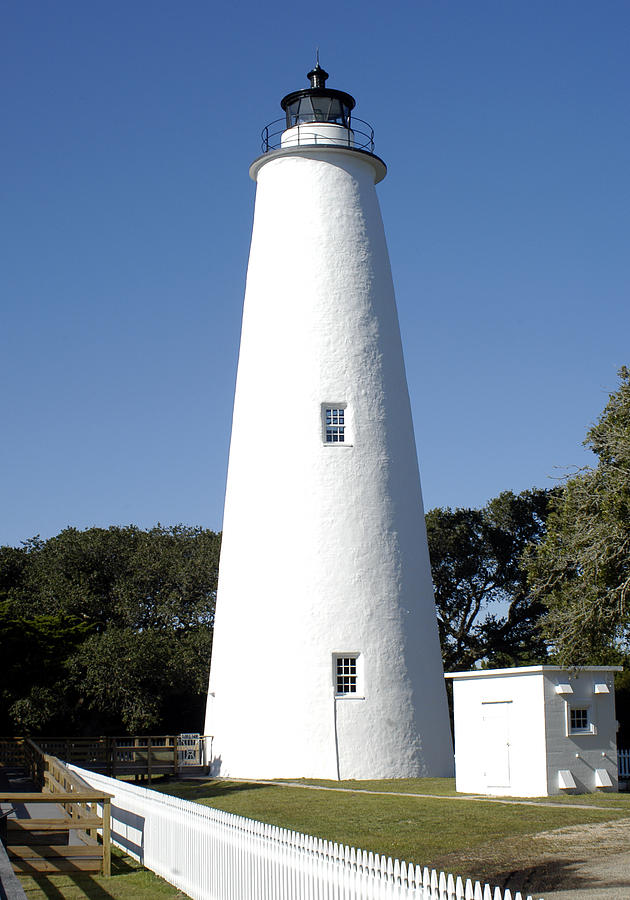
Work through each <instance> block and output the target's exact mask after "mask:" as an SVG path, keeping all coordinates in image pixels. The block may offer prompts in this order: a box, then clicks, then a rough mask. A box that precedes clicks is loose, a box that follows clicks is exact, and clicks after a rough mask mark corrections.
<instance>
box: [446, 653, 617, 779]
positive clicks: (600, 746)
mask: <svg viewBox="0 0 630 900" xmlns="http://www.w3.org/2000/svg"><path fill="white" fill-rule="evenodd" d="M614 671H615V667H594V668H588V669H582V670H580V671H579V672H574V671H571V670H567V669H563V668H561V667H558V666H527V667H521V668H514V669H495V670H475V671H473V672H460V673H454V674H449V675H447V676H446V677H447V678H450V679H452V682H453V699H454V719H455V784H456V788H457V790H458V791H462V792H465V793H484V794H491V795H496V796H510V795H512V796H519V797H539V796H547V795H551V794H558V793H563V792H565V789H563V788H562V787H561V778H560V775H559V773H560V772H564V773H566V772H570V774H571V777H572V778H573V780H574V782H575V789H571V790H572V791H573V790H574V791H577V792H585V791H594V790H596V789H598V788H599V787H600V785H598V784H597V778H596V772H597V770H600V771H601V770H605V772H606V773H607V774H608V777H609V778H610V781H611V787H610V788H608V789H610V790H616V789H617V784H618V782H617V748H616V727H617V723H616V721H615V708H614V685H613V672H614ZM565 684H570V686H571V688H572V693H568V692H563V693H558V691H557V686H558V685H565ZM596 684H599V685H602V684H606V685H607V687H608V693H604V692H600V693H595V685H596ZM599 690H600V691H602V689H601V688H600V689H599ZM563 691H564V689H563ZM571 704H574V705H575V706H577V707H579V708H586V707H588V708H589V716H590V722H591V723H592V726H593V727H592V729H591V730H590V731H589V732H588V733H584V734H570V733H569V730H570V729H569V718H568V709H569V706H570V705H571ZM563 777H564V776H563ZM599 777H601V775H600V776H599Z"/></svg>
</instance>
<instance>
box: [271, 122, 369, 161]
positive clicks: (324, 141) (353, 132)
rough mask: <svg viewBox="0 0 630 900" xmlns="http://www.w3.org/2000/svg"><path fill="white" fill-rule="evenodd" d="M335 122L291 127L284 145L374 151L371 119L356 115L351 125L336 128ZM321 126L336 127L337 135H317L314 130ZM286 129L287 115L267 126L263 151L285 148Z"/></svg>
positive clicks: (303, 123)
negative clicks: (283, 141)
mask: <svg viewBox="0 0 630 900" xmlns="http://www.w3.org/2000/svg"><path fill="white" fill-rule="evenodd" d="M335 125H336V123H334V122H300V124H299V125H293V126H292V128H291V135H290V137H289V139H288V141H287V143H286V145H285V146H286V147H300V146H302V147H305V146H313V145H317V146H328V147H350V148H351V149H352V150H367V151H368V153H374V129H373V128H372V126H371V125H370V123H369V122H364V121H363V119H356V118H355V117H354V116H353V117H352V121H351V123H350V127H349V128H344V127H343V126H336V127H335ZM318 126H325V127H331V128H335V131H334V134H331V135H325V134H322V135H318V134H316V133H314V132H315V130H316V129H317V127H318ZM286 130H287V123H286V118H284V117H283V118H282V119H276V120H275V121H273V122H270V123H269V125H265V127H264V128H263V130H262V135H261V137H262V143H261V149H262V152H263V153H268V152H269V151H270V150H279V149H280V148H281V147H282V135H283V134H284V132H285V131H286Z"/></svg>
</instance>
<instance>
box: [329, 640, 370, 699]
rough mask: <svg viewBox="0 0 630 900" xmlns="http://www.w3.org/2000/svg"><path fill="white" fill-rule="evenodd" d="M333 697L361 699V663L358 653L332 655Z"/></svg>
mask: <svg viewBox="0 0 630 900" xmlns="http://www.w3.org/2000/svg"><path fill="white" fill-rule="evenodd" d="M332 674H333V686H334V691H335V697H350V698H352V697H354V698H355V699H358V698H361V699H362V698H363V661H362V659H361V654H360V653H350V652H348V653H333V673H332Z"/></svg>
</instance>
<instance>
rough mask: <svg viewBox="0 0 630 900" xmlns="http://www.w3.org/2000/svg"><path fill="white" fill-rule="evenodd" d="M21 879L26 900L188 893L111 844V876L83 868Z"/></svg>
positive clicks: (132, 899)
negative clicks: (168, 882)
mask: <svg viewBox="0 0 630 900" xmlns="http://www.w3.org/2000/svg"><path fill="white" fill-rule="evenodd" d="M20 883H21V884H22V887H23V888H24V893H25V894H26V896H27V897H28V898H29V900H85V898H89V900H154V898H155V900H183V898H186V896H187V895H186V894H182V892H181V891H178V890H177V888H174V887H172V886H171V885H170V884H167V882H166V881H163V880H162V879H161V878H158V877H157V875H154V874H153V873H152V872H149V871H148V869H143V868H142V866H141V865H140V864H139V863H137V862H135V861H134V860H133V859H130V858H129V857H128V856H125V855H124V854H123V853H121V852H120V851H119V850H117V849H116V848H114V847H112V874H111V877H110V878H103V876H102V875H90V874H88V873H86V872H77V873H71V874H67V875H45V876H44V875H38V876H36V877H32V876H30V875H28V876H27V875H21V876H20Z"/></svg>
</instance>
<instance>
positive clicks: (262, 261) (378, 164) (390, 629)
mask: <svg viewBox="0 0 630 900" xmlns="http://www.w3.org/2000/svg"><path fill="white" fill-rule="evenodd" d="M327 77H328V75H327V73H326V72H325V71H324V70H323V69H322V68H320V66H319V63H318V64H317V66H316V67H315V68H314V69H313V70H312V71H311V72H309V74H308V78H309V79H310V82H311V86H310V87H309V88H306V89H304V90H300V91H296V92H294V93H292V94H289V95H288V96H286V97H285V98H284V99H283V100H282V102H281V105H282V108H283V110H284V111H285V119H284V120H283V127H282V128H281V129H280V130H279V131H278V132H277V134H278V141H277V143H276V144H274V138H273V136H272V135H270V132H269V128H267V129H265V131H264V132H263V135H264V146H263V149H264V151H265V152H264V153H263V155H262V156H260V157H258V159H256V160H255V161H254V162H253V164H252V166H251V168H250V175H251V177H252V178H253V179H254V180H255V181H256V182H257V193H256V208H255V214H254V226H253V234H252V243H251V251H250V258H249V268H248V273H247V288H246V292H245V306H244V312H243V326H242V335H241V348H240V357H239V364H238V377H237V383H236V396H235V400H234V417H233V423H232V440H231V446H230V460H229V469H228V481H227V493H226V500H225V516H224V532H223V547H222V551H221V562H220V573H219V589H218V599H217V613H216V622H215V633H214V646H213V651H212V666H211V673H210V686H209V696H208V707H207V716H206V726H205V730H206V734H207V735H212V740H211V741H210V740H209V741H208V753H209V757H210V761H211V772H212V773H213V774H217V775H219V774H220V775H224V776H242V777H259V778H273V777H300V776H303V777H318V778H332V779H337V778H341V779H346V778H400V777H413V776H429V775H433V776H438V775H450V774H452V770H453V752H452V744H451V734H450V727H449V721H448V713H447V703H446V694H445V689H444V682H443V670H442V661H441V656H440V647H439V641H438V632H437V624H436V615H435V606H434V600H433V592H432V584H431V574H430V567H429V556H428V549H427V539H426V533H425V526H424V513H423V507H422V496H421V491H420V479H419V474H418V463H417V456H416V447H415V441H414V434H413V425H412V421H411V410H410V405H409V396H408V392H407V383H406V378H405V369H404V363H403V356H402V347H401V341H400V332H399V327H398V318H397V314H396V304H395V299H394V290H393V284H392V276H391V271H390V265H389V258H388V253H387V246H386V243H385V234H384V231H383V224H382V220H381V215H380V210H379V205H378V200H377V196H376V191H375V187H374V186H375V184H377V183H378V182H379V181H381V180H382V179H383V178H384V177H385V173H386V168H385V164H384V163H383V162H382V160H380V159H379V158H378V157H377V156H375V155H374V154H373V152H372V151H373V143H372V132H371V129H370V127H369V126H367V125H366V123H363V122H361V120H357V119H356V118H354V117H352V110H353V108H354V105H355V101H354V99H353V98H352V97H351V96H350V95H349V94H346V93H344V92H343V91H338V90H331V89H329V88H327V87H326V79H327Z"/></svg>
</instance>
